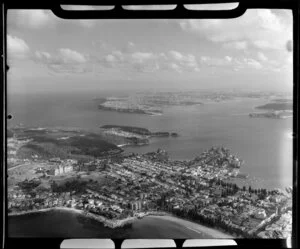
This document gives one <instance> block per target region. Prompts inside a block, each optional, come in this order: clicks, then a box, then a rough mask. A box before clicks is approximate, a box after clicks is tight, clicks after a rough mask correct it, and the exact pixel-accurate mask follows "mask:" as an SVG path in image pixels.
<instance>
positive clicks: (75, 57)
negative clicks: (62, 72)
mask: <svg viewBox="0 0 300 249" xmlns="http://www.w3.org/2000/svg"><path fill="white" fill-rule="evenodd" d="M59 52H60V55H61V58H62V60H63V61H64V63H85V62H86V58H85V57H84V55H82V54H81V53H79V52H77V51H74V50H71V49H69V48H61V49H59Z"/></svg>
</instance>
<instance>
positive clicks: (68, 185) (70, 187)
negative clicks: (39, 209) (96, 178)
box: [51, 179, 87, 194]
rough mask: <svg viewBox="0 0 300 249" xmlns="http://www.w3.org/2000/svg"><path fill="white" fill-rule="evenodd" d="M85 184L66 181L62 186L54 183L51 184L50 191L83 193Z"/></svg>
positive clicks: (76, 181)
mask: <svg viewBox="0 0 300 249" xmlns="http://www.w3.org/2000/svg"><path fill="white" fill-rule="evenodd" d="M86 185H87V182H85V181H78V180H76V179H74V180H71V181H67V182H65V183H64V184H61V185H58V184H57V183H56V182H55V181H54V182H53V183H52V184H51V189H52V191H53V192H57V193H62V192H72V191H76V193H79V194H81V193H85V192H86Z"/></svg>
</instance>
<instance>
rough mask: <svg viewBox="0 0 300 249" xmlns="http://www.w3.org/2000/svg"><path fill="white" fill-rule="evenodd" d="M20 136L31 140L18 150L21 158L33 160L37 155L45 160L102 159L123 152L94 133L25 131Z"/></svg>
mask: <svg viewBox="0 0 300 249" xmlns="http://www.w3.org/2000/svg"><path fill="white" fill-rule="evenodd" d="M18 135H19V137H21V138H24V139H31V141H30V142H28V143H27V144H25V145H23V146H22V147H21V148H20V149H19V150H18V152H17V156H18V157H19V158H32V157H34V156H35V155H37V156H38V157H39V158H44V159H49V158H52V157H59V158H61V159H65V158H70V157H71V156H72V157H74V156H82V155H84V156H90V157H101V156H103V155H105V154H106V153H109V152H113V153H119V152H121V151H122V149H120V148H119V147H117V146H116V145H114V144H112V143H110V142H107V141H105V140H104V138H103V137H102V136H100V135H98V134H93V133H77V132H73V131H68V132H65V131H62V130H59V131H57V132H54V131H48V132H45V130H37V131H36V130H24V131H23V132H19V133H18Z"/></svg>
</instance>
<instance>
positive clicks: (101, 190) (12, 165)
mask: <svg viewBox="0 0 300 249" xmlns="http://www.w3.org/2000/svg"><path fill="white" fill-rule="evenodd" d="M102 129H104V130H107V129H108V130H110V129H115V130H117V132H131V133H135V134H138V133H143V132H144V133H147V134H143V135H147V136H151V135H152V132H150V131H148V130H147V129H144V128H138V127H126V126H111V125H109V126H104V127H102ZM115 130H114V131H115ZM148 132H149V133H148ZM154 134H155V133H154ZM7 137H8V145H7V149H8V157H7V161H8V171H7V172H8V212H9V216H15V215H21V214H28V213H32V212H45V211H47V210H48V211H49V210H53V209H54V210H57V209H58V210H59V209H62V210H71V211H73V212H79V213H82V214H84V215H85V216H86V217H89V218H92V219H96V220H97V221H99V222H101V223H103V224H104V225H105V226H107V227H109V228H112V229H117V228H120V227H130V226H131V224H132V222H134V221H135V220H137V219H139V218H143V217H144V216H148V215H169V214H171V215H172V216H175V217H179V218H184V219H188V220H191V221H193V222H194V223H199V224H202V225H205V226H208V227H211V228H215V229H218V230H220V231H226V233H229V234H232V236H235V237H245V238H286V237H288V236H290V235H291V226H292V224H291V222H292V218H291V217H292V188H286V189H285V191H283V190H278V189H272V190H267V189H255V188H252V187H251V186H249V187H245V186H243V187H241V186H238V185H237V184H234V183H230V182H228V180H229V179H232V178H234V177H238V176H239V175H240V173H239V171H240V168H241V167H242V166H243V160H241V159H239V158H238V157H237V156H236V155H234V154H233V153H232V152H230V150H229V149H227V148H225V147H212V148H210V149H208V150H206V151H203V152H202V153H199V155H198V156H197V157H195V158H194V159H191V160H185V161H181V160H172V159H170V158H169V156H168V153H167V152H166V151H164V150H161V149H159V150H157V151H154V152H149V153H145V154H135V153H131V154H125V153H124V152H123V150H122V149H121V148H120V147H119V146H117V145H116V144H114V143H112V142H110V140H109V139H107V137H106V136H105V135H103V134H102V133H99V134H93V133H89V132H84V131H79V130H76V129H75V130H74V129H73V130H72V129H69V130H67V129H48V128H13V129H10V130H9V131H8V132H7Z"/></svg>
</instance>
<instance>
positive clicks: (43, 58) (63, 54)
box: [34, 48, 91, 73]
mask: <svg viewBox="0 0 300 249" xmlns="http://www.w3.org/2000/svg"><path fill="white" fill-rule="evenodd" d="M34 60H35V61H36V62H37V63H41V64H44V65H45V66H47V67H48V68H49V69H50V70H51V71H54V72H56V73H83V72H87V71H90V70H91V69H90V64H88V59H87V57H86V56H84V55H83V54H81V53H79V52H77V51H74V50H71V49H69V48H61V49H59V50H58V53H56V54H54V55H52V54H50V53H48V52H45V51H36V52H35V56H34Z"/></svg>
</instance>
